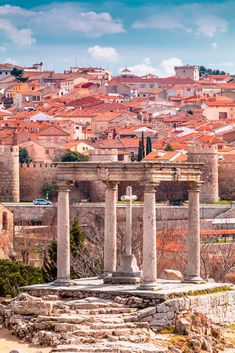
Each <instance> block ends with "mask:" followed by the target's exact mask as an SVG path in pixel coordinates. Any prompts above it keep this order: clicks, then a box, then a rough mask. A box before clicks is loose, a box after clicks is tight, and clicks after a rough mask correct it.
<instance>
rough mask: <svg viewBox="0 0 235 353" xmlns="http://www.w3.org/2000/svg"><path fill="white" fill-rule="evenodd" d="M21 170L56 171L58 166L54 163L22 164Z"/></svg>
mask: <svg viewBox="0 0 235 353" xmlns="http://www.w3.org/2000/svg"><path fill="white" fill-rule="evenodd" d="M20 168H22V169H27V168H28V169H50V170H52V169H56V164H54V163H39V162H37V163H29V164H26V163H24V164H21V165H20Z"/></svg>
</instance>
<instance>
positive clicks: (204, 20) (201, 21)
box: [196, 15, 228, 38]
mask: <svg viewBox="0 0 235 353" xmlns="http://www.w3.org/2000/svg"><path fill="white" fill-rule="evenodd" d="M196 26H197V32H196V34H198V35H200V34H202V35H204V36H206V37H209V38H213V37H214V36H215V35H216V34H218V33H225V32H227V29H228V22H227V21H226V20H224V19H222V18H220V17H218V16H213V15H206V16H203V17H199V18H198V19H197V20H196Z"/></svg>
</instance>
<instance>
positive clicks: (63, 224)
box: [52, 182, 74, 287]
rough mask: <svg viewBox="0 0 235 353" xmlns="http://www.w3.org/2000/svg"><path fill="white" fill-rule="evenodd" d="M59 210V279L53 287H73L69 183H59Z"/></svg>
mask: <svg viewBox="0 0 235 353" xmlns="http://www.w3.org/2000/svg"><path fill="white" fill-rule="evenodd" d="M57 185H58V189H59V191H58V208H57V279H56V281H55V282H53V283H52V285H53V286H61V287H63V286H71V285H73V284H74V282H73V281H72V280H71V279H70V219H69V192H70V183H69V182H58V183H57Z"/></svg>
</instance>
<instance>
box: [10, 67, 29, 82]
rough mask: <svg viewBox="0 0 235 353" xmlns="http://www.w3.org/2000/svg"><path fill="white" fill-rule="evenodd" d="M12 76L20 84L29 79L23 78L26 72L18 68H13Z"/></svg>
mask: <svg viewBox="0 0 235 353" xmlns="http://www.w3.org/2000/svg"><path fill="white" fill-rule="evenodd" d="M11 75H12V76H14V77H15V78H16V80H17V81H18V82H26V81H28V77H23V75H24V71H23V70H22V69H17V67H14V68H13V70H12V71H11Z"/></svg>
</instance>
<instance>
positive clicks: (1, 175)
mask: <svg viewBox="0 0 235 353" xmlns="http://www.w3.org/2000/svg"><path fill="white" fill-rule="evenodd" d="M19 201H20V182H19V147H17V146H3V145H2V146H0V202H19Z"/></svg>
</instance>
